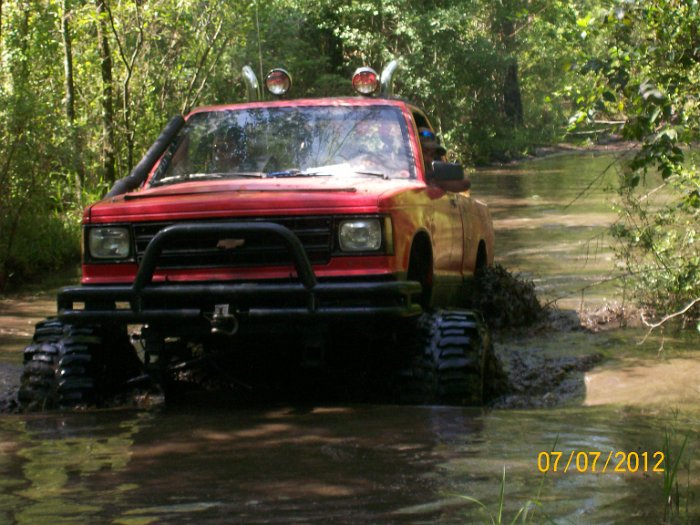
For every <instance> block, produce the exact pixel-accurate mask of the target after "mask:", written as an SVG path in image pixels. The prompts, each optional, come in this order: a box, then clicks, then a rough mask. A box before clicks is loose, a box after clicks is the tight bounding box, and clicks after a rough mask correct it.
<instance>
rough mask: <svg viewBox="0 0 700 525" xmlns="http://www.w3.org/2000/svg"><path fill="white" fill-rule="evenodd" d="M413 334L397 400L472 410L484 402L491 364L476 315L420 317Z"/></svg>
mask: <svg viewBox="0 0 700 525" xmlns="http://www.w3.org/2000/svg"><path fill="white" fill-rule="evenodd" d="M414 336H415V343H414V348H415V351H414V354H413V356H412V357H411V363H410V365H409V367H408V368H407V369H404V370H403V371H402V374H401V378H400V386H399V388H400V394H399V395H400V400H401V401H402V402H408V403H419V404H441V405H466V406H478V405H482V404H483V403H484V402H485V401H486V400H487V397H488V394H489V392H491V391H492V389H491V384H490V382H491V380H492V377H491V376H492V375H493V373H495V371H496V368H497V363H496V360H495V356H494V353H493V346H492V344H491V338H490V335H489V331H488V328H487V326H486V324H485V322H484V320H483V318H482V317H481V314H479V313H478V312H473V311H469V310H439V311H436V312H433V313H429V314H423V315H422V316H421V317H420V318H419V320H418V322H417V326H416V327H415V332H414Z"/></svg>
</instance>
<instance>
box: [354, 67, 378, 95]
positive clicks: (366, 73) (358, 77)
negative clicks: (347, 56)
mask: <svg viewBox="0 0 700 525" xmlns="http://www.w3.org/2000/svg"><path fill="white" fill-rule="evenodd" d="M352 87H353V89H354V90H355V91H356V92H358V93H359V94H360V95H371V94H372V93H375V92H376V91H377V89H379V75H377V72H376V71H375V70H374V69H372V68H371V67H360V68H357V69H356V70H355V72H354V73H353V75H352Z"/></svg>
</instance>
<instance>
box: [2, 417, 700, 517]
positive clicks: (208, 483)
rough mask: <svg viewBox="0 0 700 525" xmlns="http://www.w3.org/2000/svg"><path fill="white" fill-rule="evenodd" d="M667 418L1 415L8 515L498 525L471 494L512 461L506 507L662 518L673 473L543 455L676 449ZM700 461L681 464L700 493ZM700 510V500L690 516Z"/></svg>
mask: <svg viewBox="0 0 700 525" xmlns="http://www.w3.org/2000/svg"><path fill="white" fill-rule="evenodd" d="M668 423H669V421H668V420H667V419H666V418H664V417H659V416H657V415H653V414H650V413H649V412H648V411H645V410H632V409H619V408H608V409H606V408H597V409H567V410H557V411H495V412H490V413H483V412H481V411H474V410H464V409H458V408H432V407H383V406H361V407H348V406H343V407H315V408H314V407H306V408H297V407H288V408H285V407H281V408H274V407H269V408H260V409H247V410H230V411H227V410H213V411H211V410H210V411H203V412H201V413H200V412H198V411H195V410H192V409H188V408H181V409H179V410H172V409H170V410H167V411H163V412H156V413H153V412H151V413H133V412H132V413H98V414H76V415H72V416H70V417H62V416H54V417H32V418H16V417H11V418H6V419H4V420H2V423H1V424H0V438H1V439H0V441H2V443H4V444H5V445H3V455H2V458H3V459H2V462H1V463H0V472H1V479H2V480H3V481H2V489H1V497H0V512H1V513H2V515H4V516H5V518H6V520H7V522H9V523H20V524H24V523H27V524H28V523H32V524H37V523H38V524H42V523H47V524H48V523H121V524H128V525H136V524H149V523H483V519H482V517H481V516H480V515H479V514H478V513H477V508H478V507H477V506H476V505H475V504H474V503H471V502H469V501H467V500H464V499H462V498H460V497H459V496H460V495H469V496H471V497H475V498H478V499H479V500H480V501H482V502H483V503H484V505H486V506H487V507H488V508H490V509H492V510H493V511H495V510H496V508H497V504H498V492H499V484H500V477H501V475H502V469H503V467H504V466H505V468H506V508H505V511H506V516H513V515H514V514H515V512H517V510H518V508H519V507H520V506H522V505H523V504H524V503H525V501H526V500H528V499H530V498H533V497H536V496H537V495H538V494H539V495H540V497H541V499H542V500H543V502H544V507H543V511H544V512H546V513H547V515H549V516H553V517H555V518H556V519H555V522H557V523H566V522H573V523H652V522H658V521H659V519H660V512H662V508H663V497H662V492H661V486H662V482H663V476H662V475H661V474H658V473H650V472H646V473H643V472H637V473H630V472H627V473H614V472H607V473H596V474H592V473H590V472H587V473H583V472H573V471H572V472H568V473H563V472H557V473H551V472H550V473H548V474H546V475H543V474H542V473H540V472H539V471H538V468H537V455H538V453H539V452H541V451H550V450H552V448H553V447H554V448H555V449H556V450H560V451H564V452H568V451H571V450H577V451H596V450H597V451H602V452H605V453H607V451H610V450H613V451H618V450H621V451H637V452H639V453H641V452H642V451H648V452H650V453H652V452H653V451H656V450H661V449H662V447H663V441H664V432H665V430H666V428H667V426H668ZM697 423H698V420H697V417H696V415H695V414H692V413H691V414H689V413H685V414H684V415H683V418H681V419H679V420H678V421H676V423H675V425H676V427H677V432H678V435H679V436H683V435H684V434H686V433H687V434H688V435H690V436H691V443H692V446H694V445H695V443H696V442H697V434H696V431H695V430H694V429H696V428H697ZM8 443H9V444H8ZM697 467H698V464H697V461H696V460H695V459H693V460H692V462H690V463H688V462H687V461H686V462H684V463H683V464H682V469H683V471H684V472H686V473H687V471H688V469H690V474H691V477H690V478H689V479H690V486H691V488H692V489H693V490H696V488H697V481H698V480H697V474H696V473H697V472H698V470H697ZM685 475H686V474H684V476H685ZM687 479H688V478H687V477H684V483H685V482H686V481H687ZM698 510H699V509H698V507H697V503H695V502H691V507H690V511H691V516H698ZM540 516H543V515H542V514H540ZM567 520H568V521H567ZM691 521H692V520H691Z"/></svg>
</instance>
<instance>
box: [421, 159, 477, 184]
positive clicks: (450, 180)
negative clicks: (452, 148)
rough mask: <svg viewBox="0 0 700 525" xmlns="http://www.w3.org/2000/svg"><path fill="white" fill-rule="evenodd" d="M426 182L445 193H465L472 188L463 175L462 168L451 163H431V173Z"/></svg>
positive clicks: (469, 181)
mask: <svg viewBox="0 0 700 525" xmlns="http://www.w3.org/2000/svg"><path fill="white" fill-rule="evenodd" d="M428 181H429V182H432V183H433V184H435V186H437V187H438V188H441V189H443V190H445V191H452V192H460V191H467V190H468V189H469V188H471V187H472V181H471V180H469V178H468V177H465V175H464V167H462V165H461V164H454V163H452V162H440V161H437V160H435V161H433V172H432V173H430V174H429V175H428Z"/></svg>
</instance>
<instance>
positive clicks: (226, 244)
mask: <svg viewBox="0 0 700 525" xmlns="http://www.w3.org/2000/svg"><path fill="white" fill-rule="evenodd" d="M244 244H245V239H221V240H219V242H218V243H216V247H217V248H218V249H219V250H233V249H234V248H238V247H239V246H243V245H244Z"/></svg>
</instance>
